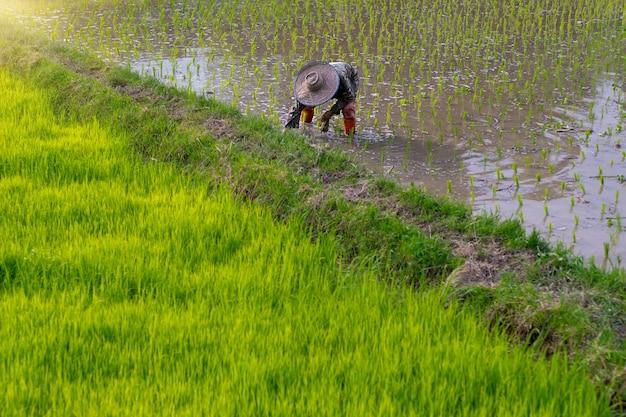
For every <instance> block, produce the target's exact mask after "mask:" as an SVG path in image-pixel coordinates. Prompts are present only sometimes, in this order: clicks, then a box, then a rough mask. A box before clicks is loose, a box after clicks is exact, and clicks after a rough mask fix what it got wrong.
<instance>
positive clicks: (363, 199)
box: [0, 24, 624, 404]
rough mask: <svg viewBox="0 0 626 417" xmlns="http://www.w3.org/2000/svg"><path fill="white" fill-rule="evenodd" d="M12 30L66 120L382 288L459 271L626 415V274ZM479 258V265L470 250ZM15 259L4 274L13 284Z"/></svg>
mask: <svg viewBox="0 0 626 417" xmlns="http://www.w3.org/2000/svg"><path fill="white" fill-rule="evenodd" d="M4 27H5V29H4V31H3V33H2V34H1V35H0V39H1V41H0V42H1V43H2V48H0V51H1V52H0V62H3V63H4V64H5V65H8V66H9V67H10V68H12V69H13V70H16V71H19V72H20V73H21V74H23V75H24V76H26V78H27V79H28V80H29V82H31V83H33V84H34V85H37V86H38V87H40V88H41V89H43V90H45V92H46V95H47V97H49V99H50V100H51V103H52V105H53V107H54V108H55V109H56V112H57V114H61V115H66V116H67V115H71V117H73V118H76V119H77V120H79V121H83V122H89V121H91V120H92V119H93V118H94V117H96V118H98V120H100V123H103V124H104V125H105V126H107V127H108V128H109V129H111V131H112V134H115V135H121V136H124V137H127V140H128V143H129V146H130V147H131V148H132V149H134V150H135V151H137V152H138V153H139V154H140V155H142V156H143V157H144V159H145V160H148V161H154V160H156V161H168V162H173V163H175V164H176V165H178V166H179V167H184V168H186V169H188V170H189V171H191V172H192V173H193V175H194V176H197V177H201V178H202V179H203V181H206V182H208V183H209V184H211V187H217V188H219V186H220V184H223V183H229V184H230V186H231V187H232V189H233V191H235V193H236V195H238V196H239V197H242V196H243V197H246V198H250V199H254V200H257V201H259V202H261V203H262V204H263V205H264V206H265V207H266V209H268V210H269V211H270V212H271V213H272V214H273V216H274V218H275V219H280V220H287V221H296V222H302V223H304V224H306V227H307V228H308V229H310V231H311V232H312V233H313V235H314V236H322V237H320V239H322V240H323V239H327V237H325V236H326V235H333V236H334V239H335V241H336V243H337V245H336V246H335V247H334V249H333V250H334V251H336V253H335V256H336V257H335V258H333V259H335V260H337V259H343V263H344V264H347V265H355V264H356V265H360V264H363V263H367V264H368V266H369V267H370V268H371V270H372V273H373V274H376V275H378V276H384V277H387V278H388V279H389V280H391V281H392V282H398V283H401V284H405V283H409V284H411V285H423V284H426V283H428V284H430V283H435V284H436V283H439V282H442V280H444V279H448V280H449V281H452V279H450V273H451V272H452V271H455V272H454V273H453V274H452V275H451V277H452V278H457V281H458V282H459V283H460V284H461V285H459V288H458V290H457V291H456V292H455V295H458V296H461V297H462V298H464V299H467V300H469V301H470V304H469V305H474V306H477V307H478V308H479V310H480V311H481V312H483V313H484V314H485V315H486V316H487V317H488V319H489V321H490V322H491V323H499V324H502V325H503V326H504V327H505V328H508V329H509V330H511V331H512V332H513V333H515V334H517V335H518V336H520V337H521V338H523V339H526V340H528V341H531V342H532V341H535V342H537V343H538V344H539V345H543V346H545V347H547V348H549V349H550V350H553V349H557V348H567V349H568V350H569V351H570V352H572V353H573V354H575V353H576V352H578V351H580V350H582V352H583V354H582V355H581V357H580V358H579V359H583V360H584V361H587V363H588V364H589V365H590V367H591V369H592V370H593V371H594V373H595V375H596V378H598V379H600V381H599V382H601V383H609V386H610V388H609V393H610V394H612V395H614V398H613V400H614V402H615V403H616V404H619V401H620V400H619V395H620V394H619V393H620V389H623V387H621V388H620V386H619V384H620V383H623V360H624V356H623V352H624V345H623V343H624V342H623V336H624V335H623V334H622V333H620V329H623V327H620V326H623V312H624V308H623V306H624V304H623V300H624V290H623V288H624V287H623V285H624V281H623V280H624V278H623V274H621V273H618V272H615V273H613V274H606V273H604V272H602V271H600V270H599V269H597V268H595V267H591V268H586V267H584V266H583V265H582V263H581V262H580V261H579V260H576V259H572V258H571V256H570V255H569V254H567V252H565V251H551V250H550V249H549V248H548V247H547V246H546V245H545V244H544V243H543V242H541V240H540V239H537V237H536V236H532V237H530V238H527V237H526V236H524V233H523V231H522V229H521V228H520V227H519V225H517V224H516V223H515V222H504V223H499V222H497V221H495V220H494V219H491V218H487V217H480V218H474V217H472V216H471V213H470V211H469V210H468V209H467V208H466V207H464V206H462V205H459V204H455V203H452V202H449V201H444V200H440V199H435V198H432V197H431V196H429V195H428V194H426V193H424V192H422V191H421V190H418V189H410V190H401V189H399V188H398V187H396V186H395V185H393V184H392V183H390V182H388V181H384V180H373V179H370V178H368V177H367V176H366V175H365V174H363V173H362V172H361V171H360V170H359V169H358V168H357V167H356V166H355V165H354V164H353V163H352V162H351V161H350V160H349V159H347V158H346V157H344V156H343V155H341V154H339V153H336V152H333V151H328V150H321V151H320V150H316V149H313V148H311V147H309V146H308V145H307V144H306V143H305V141H304V140H303V138H301V137H300V136H298V135H296V134H283V133H281V132H279V131H277V130H276V129H275V128H274V127H272V126H271V125H270V124H268V123H267V122H265V121H264V120H262V119H255V118H247V117H242V116H241V115H239V113H238V112H236V111H235V110H233V109H231V108H228V107H225V106H223V105H220V104H219V103H216V102H214V101H210V100H204V99H200V98H196V97H193V96H189V95H187V94H185V93H182V92H178V91H175V90H171V89H167V88H165V87H163V86H162V85H160V84H158V83H157V82H155V81H153V80H145V79H140V78H138V77H136V76H134V75H133V74H131V73H129V72H128V71H125V70H122V69H118V68H109V67H106V66H105V65H103V64H102V63H101V62H99V61H98V60H94V59H93V58H89V57H87V56H84V55H81V54H76V53H74V52H73V51H71V50H67V49H65V48H63V47H59V46H51V45H48V44H46V43H45V42H41V41H39V40H38V39H36V38H32V37H29V36H27V35H25V34H23V33H18V32H15V31H14V30H12V29H6V28H7V27H10V25H8V24H7V25H4ZM24 45H27V47H25V46H24ZM52 61H57V62H60V63H61V64H60V65H59V64H55V63H53V62H52ZM68 68H71V70H68ZM77 72H78V73H81V74H83V75H85V76H86V77H83V76H81V75H79V74H77ZM294 219H295V220H294ZM459 243H461V245H459ZM468 245H469V247H470V248H471V250H470V251H467V250H465V251H459V250H458V247H459V246H461V247H465V248H467V246H468ZM494 252H496V253H497V256H493V254H494ZM463 258H466V259H463ZM3 259H4V258H3ZM11 259H13V258H11ZM11 259H9V258H6V260H7V261H6V262H3V265H5V268H6V270H7V271H8V270H9V268H8V267H6V265H11ZM464 261H465V263H464V264H463V266H460V265H461V264H462V263H463V262H464ZM15 262H16V261H13V263H15ZM331 263H332V262H331ZM485 263H487V264H488V265H489V267H488V269H489V268H494V267H495V268H497V269H504V270H506V269H509V270H510V271H511V272H510V273H508V274H503V277H504V278H503V279H501V278H502V276H495V277H492V276H489V275H485V274H482V272H481V270H480V268H478V269H476V268H469V270H464V269H463V268H466V267H467V266H468V265H470V266H471V265H474V266H476V265H478V266H480V265H484V264H485ZM468 271H469V272H476V274H475V276H470V275H471V274H468ZM120 273H121V272H120ZM481 274H482V275H481ZM357 275H358V274H357ZM473 279H476V280H475V281H474V280H473ZM490 280H491V281H490ZM486 281H487V283H488V284H489V285H484V284H485V282H486ZM476 283H478V284H482V285H474V284H476ZM314 284H315V283H314V282H312V283H311V285H314ZM492 284H493V285H492ZM131 292H136V290H132V291H131ZM581 298H582V299H584V300H581ZM581 301H584V303H581ZM620 372H621V373H620ZM621 392H622V393H623V391H621Z"/></svg>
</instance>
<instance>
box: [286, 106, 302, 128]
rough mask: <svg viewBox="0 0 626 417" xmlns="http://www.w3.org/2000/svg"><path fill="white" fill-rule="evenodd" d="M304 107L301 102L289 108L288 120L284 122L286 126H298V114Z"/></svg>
mask: <svg viewBox="0 0 626 417" xmlns="http://www.w3.org/2000/svg"><path fill="white" fill-rule="evenodd" d="M304 107H305V106H303V105H302V104H300V103H296V105H295V106H294V107H293V109H292V110H291V113H289V120H288V121H287V124H285V127H286V128H288V129H297V128H298V127H300V115H301V114H302V110H304Z"/></svg>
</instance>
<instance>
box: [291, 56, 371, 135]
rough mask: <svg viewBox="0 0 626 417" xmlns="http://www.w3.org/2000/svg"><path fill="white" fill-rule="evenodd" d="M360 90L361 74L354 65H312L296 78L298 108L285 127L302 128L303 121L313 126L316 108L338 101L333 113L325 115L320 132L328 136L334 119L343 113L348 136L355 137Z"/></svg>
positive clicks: (300, 72) (337, 63) (332, 108)
mask: <svg viewBox="0 0 626 417" xmlns="http://www.w3.org/2000/svg"><path fill="white" fill-rule="evenodd" d="M358 89H359V73H358V72H357V70H356V68H354V67H353V66H352V65H350V64H347V63H345V62H330V63H325V62H309V63H308V64H306V65H305V66H304V67H302V69H301V70H300V71H299V72H298V75H296V81H295V82H294V95H295V97H296V106H295V107H294V108H293V110H292V112H291V113H290V118H289V121H288V122H287V124H286V125H285V127H288V128H298V127H299V126H300V118H302V120H303V121H304V122H305V123H311V122H312V121H313V112H314V109H315V107H317V106H320V105H322V104H324V103H326V102H328V101H329V100H332V99H336V100H337V101H336V102H335V104H334V105H333V106H332V107H331V108H330V110H328V111H326V112H325V113H324V114H322V117H321V118H320V130H321V131H322V132H327V131H328V123H329V122H330V118H331V117H333V116H334V115H338V114H339V113H340V112H341V113H343V131H344V133H345V134H346V135H352V134H354V130H355V128H356V108H355V104H356V102H355V100H356V94H357V91H358Z"/></svg>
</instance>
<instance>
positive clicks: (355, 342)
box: [0, 68, 610, 417]
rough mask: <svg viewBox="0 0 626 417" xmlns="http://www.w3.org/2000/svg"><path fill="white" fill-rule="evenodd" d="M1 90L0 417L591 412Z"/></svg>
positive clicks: (30, 89) (500, 351)
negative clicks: (42, 416)
mask: <svg viewBox="0 0 626 417" xmlns="http://www.w3.org/2000/svg"><path fill="white" fill-rule="evenodd" d="M0 90H1V91H2V95H1V96H0V149H2V152H1V153H0V193H1V194H2V195H3V198H2V199H1V200H0V211H1V212H2V214H3V215H2V216H1V217H0V235H2V236H3V239H2V241H1V243H0V260H1V263H0V316H1V317H2V320H1V321H0V387H2V388H0V410H2V412H1V414H2V416H7V417H9V416H41V415H46V416H67V415H81V416H90V415H94V416H104V415H116V416H122V415H128V416H157V415H163V416H172V415H181V416H182V415H189V416H197V415H219V416H227V415H237V416H242V415H250V416H262V415H273V416H274V415H285V416H292V415H316V416H324V415H329V416H330V415H332V416H336V415H346V416H353V415H363V416H369V415H376V416H385V415H415V416H440V415H450V416H452V415H455V416H492V415H498V416H572V415H576V416H609V415H610V411H609V407H608V402H607V399H606V398H605V397H604V396H603V395H602V394H598V390H597V389H596V388H595V387H594V386H593V385H592V384H591V382H590V380H589V378H588V376H587V375H586V372H585V370H584V368H583V367H576V366H572V365H569V364H568V360H567V358H566V357H565V356H564V355H561V354H557V355H554V356H552V357H551V358H550V359H544V358H542V357H537V352H533V351H532V350H527V349H523V348H520V347H514V346H512V345H511V344H510V342H509V340H508V338H506V337H504V336H502V335H500V334H499V333H498V332H490V331H488V330H487V329H486V328H485V327H484V326H483V325H482V324H481V323H480V322H479V321H478V320H477V319H476V317H475V316H474V315H473V314H470V313H468V312H467V311H464V310H462V309H459V308H458V307H457V306H456V305H454V304H447V305H446V302H445V296H444V294H443V293H442V292H440V291H435V290H428V291H422V292H415V291H414V290H412V289H410V288H406V287H400V288H392V287H388V286H385V285H382V284H381V283H380V282H379V280H378V277H377V276H376V275H375V274H374V273H373V272H372V271H375V268H373V269H372V268H368V267H367V265H363V267H362V268H352V269H351V270H350V271H347V270H342V269H341V268H340V267H339V266H338V265H340V263H339V262H338V259H337V256H338V252H337V244H336V243H335V242H334V240H333V238H332V237H331V236H328V237H321V238H318V239H316V240H315V241H313V240H312V238H311V236H310V232H308V231H307V230H306V228H304V227H303V226H302V225H301V224H299V223H298V222H297V221H290V222H287V223H277V222H276V221H275V220H273V218H272V216H271V214H270V213H269V212H268V211H267V210H264V209H263V208H262V207H260V206H259V205H256V204H254V203H244V202H242V201H240V200H235V199H234V198H233V196H232V194H231V192H230V191H229V190H228V189H225V188H211V187H207V185H206V183H205V182H204V181H202V180H200V179H199V178H196V177H195V176H194V175H184V174H182V173H181V172H180V170H178V169H177V168H175V167H174V166H172V165H171V164H166V163H159V162H153V163H148V164H147V163H146V162H145V161H144V160H143V159H141V158H139V157H137V156H136V155H135V154H134V153H133V152H129V149H128V146H129V143H128V137H127V136H126V135H123V134H117V133H112V132H111V131H109V130H108V129H107V128H105V127H104V126H103V125H101V124H100V123H99V121H98V120H97V119H93V120H91V121H90V122H80V121H78V120H77V119H75V118H73V117H72V116H71V115H69V114H66V115H65V116H59V115H58V114H55V113H54V109H53V105H52V101H51V99H50V98H49V97H48V96H47V94H46V93H45V92H43V91H40V90H39V89H37V88H36V87H34V86H33V85H32V84H30V83H29V82H28V81H25V80H23V79H22V78H19V77H18V76H17V75H16V74H13V73H11V72H9V71H7V70H6V69H3V68H0ZM7 238H8V239H7ZM364 306H367V308H363V307H364Z"/></svg>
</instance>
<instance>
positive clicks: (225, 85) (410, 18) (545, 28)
mask: <svg viewBox="0 0 626 417" xmlns="http://www.w3.org/2000/svg"><path fill="white" fill-rule="evenodd" d="M5 3H6V2H5ZM25 3H26V4H29V5H30V6H32V8H31V9H30V11H29V16H30V17H32V15H33V14H34V15H36V19H35V25H36V26H37V27H39V28H41V27H43V28H46V29H47V30H48V31H49V33H50V34H51V35H52V36H53V37H54V38H56V39H60V40H65V41H67V42H70V43H72V44H74V45H79V46H81V47H83V48H86V49H88V50H92V51H97V52H98V53H99V54H100V55H101V56H102V57H104V58H106V59H108V60H111V61H113V62H117V63H122V64H124V65H127V66H129V67H130V68H132V69H133V70H135V71H137V72H139V73H142V74H146V75H149V76H154V77H156V78H159V79H161V80H164V81H166V82H169V83H172V84H174V85H177V86H179V87H182V88H188V89H191V90H193V91H195V92H196V93H198V94H202V95H207V96H212V97H216V98H218V99H220V100H222V101H225V102H229V103H233V104H234V105H236V106H238V107H239V108H240V109H241V110H242V111H244V112H246V113H250V114H263V115H267V116H268V117H270V118H271V119H273V120H274V121H275V122H276V123H277V124H278V123H281V122H284V121H285V118H286V116H287V113H288V111H289V109H290V107H291V105H292V104H293V103H292V102H293V99H292V93H291V86H292V80H293V77H294V74H295V73H296V72H297V70H298V68H299V67H300V66H301V65H302V64H303V63H304V62H306V61H308V60H311V59H321V60H346V61H349V62H351V63H353V64H355V65H356V66H357V67H358V69H359V71H360V73H361V76H362V83H361V91H360V93H359V97H358V112H357V117H358V129H357V135H356V137H355V138H354V141H350V142H347V141H346V140H345V139H343V138H342V137H341V135H340V134H338V133H337V131H339V130H340V128H341V127H340V123H336V125H335V126H336V128H337V131H335V132H330V133H329V134H328V135H319V134H318V133H316V129H309V130H310V131H311V133H310V134H311V135H312V136H313V138H314V139H315V140H318V141H319V142H321V143H323V144H327V143H329V142H330V143H333V144H334V145H336V146H338V147H341V148H343V149H344V150H347V151H348V152H352V153H354V154H355V156H356V158H357V159H358V160H359V161H360V162H361V163H363V164H364V165H366V166H368V167H369V168H370V169H372V170H373V171H376V172H379V173H385V174H387V175H390V176H392V177H394V178H395V179H397V180H399V181H400V182H402V183H404V184H410V183H415V184H420V185H424V186H426V187H427V188H428V189H429V190H430V191H432V192H435V193H439V194H452V195H454V196H455V197H456V198H459V199H461V200H464V201H466V202H468V203H469V204H471V205H472V206H473V208H474V210H475V211H477V212H480V211H487V212H494V213H499V214H501V215H502V216H503V217H504V218H509V217H513V218H517V219H520V220H522V221H523V222H524V224H525V225H526V226H527V228H528V229H532V228H536V229H538V230H540V231H541V232H542V234H543V235H544V236H545V237H547V238H549V239H551V240H552V241H554V242H556V241H561V242H563V243H564V245H565V246H568V247H572V248H573V249H574V250H575V252H576V253H578V254H581V255H584V256H586V257H587V258H591V257H593V258H594V259H595V261H597V262H598V263H603V264H604V265H605V266H606V267H607V268H611V267H618V266H620V265H621V263H622V258H623V257H624V255H625V254H626V239H624V237H623V231H624V224H623V223H624V213H625V212H626V209H625V208H626V205H625V203H624V202H623V198H622V197H623V194H624V187H625V184H626V182H625V181H624V175H625V173H626V154H625V151H624V149H623V148H622V145H623V142H624V140H625V139H626V136H625V135H626V133H625V129H624V117H625V116H624V115H625V110H624V93H625V90H626V87H625V86H624V74H625V73H626V71H625V68H624V66H625V62H626V59H625V58H624V57H625V56H626V35H625V29H624V27H625V25H624V14H625V9H626V3H625V2H624V0H584V1H583V0H559V1H548V0H543V1H532V2H520V1H517V0H492V1H482V0H463V1H449V0H437V1H434V2H433V1H405V0H389V1H383V2H380V1H371V0H358V1H343V0H340V1H327V0H315V1H298V2H292V1H284V0H270V1H263V2H257V1H251V0H238V1H219V0H212V1H195V0H179V1H170V0H168V1H164V0H151V1H120V0H93V1H86V0H84V1H71V2H69V1H66V2H64V1H29V2H17V3H16V2H14V5H13V7H17V6H16V4H21V5H22V7H23V5H24V4H25ZM7 4H9V3H7Z"/></svg>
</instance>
